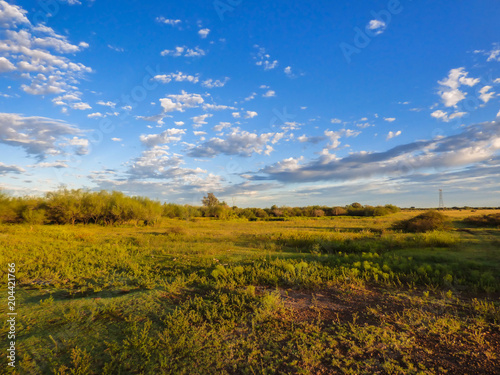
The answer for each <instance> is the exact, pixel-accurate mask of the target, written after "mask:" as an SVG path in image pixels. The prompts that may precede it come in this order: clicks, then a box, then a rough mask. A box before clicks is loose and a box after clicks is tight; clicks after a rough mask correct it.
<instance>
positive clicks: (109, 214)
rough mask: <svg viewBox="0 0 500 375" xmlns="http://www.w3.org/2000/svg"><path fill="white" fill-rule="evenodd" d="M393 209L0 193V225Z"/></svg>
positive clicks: (385, 210) (384, 209)
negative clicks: (194, 203) (192, 203)
mask: <svg viewBox="0 0 500 375" xmlns="http://www.w3.org/2000/svg"><path fill="white" fill-rule="evenodd" d="M398 211H399V208H398V207H396V206H393V205H385V206H376V207H374V206H368V205H366V206H363V205H361V204H359V203H353V204H351V205H348V206H344V207H340V206H336V207H327V206H307V207H288V206H281V207H278V206H276V205H273V206H272V207H270V208H264V209H263V208H239V207H236V206H233V207H230V206H229V205H228V204H227V203H226V202H221V201H219V199H217V198H216V197H215V195H214V194H213V193H209V194H207V196H205V197H203V199H202V206H190V205H180V204H174V203H163V204H162V203H161V202H159V201H155V200H151V199H149V198H145V197H129V196H126V195H125V194H123V193H121V192H117V191H112V192H107V191H99V192H93V191H87V190H82V189H78V190H68V189H60V190H57V191H55V192H49V193H47V194H45V196H43V197H29V196H27V197H10V196H8V195H6V194H4V193H2V192H0V223H27V224H32V225H33V224H72V225H75V224H100V225H121V224H125V223H129V224H134V225H154V224H155V223H157V222H158V221H159V220H160V219H161V218H162V217H167V218H179V219H185V220H189V219H192V218H197V217H210V218H215V219H221V220H228V219H236V218H241V219H247V220H251V221H256V220H284V219H286V218H290V217H322V216H340V215H349V216H384V215H389V214H392V213H395V212H398Z"/></svg>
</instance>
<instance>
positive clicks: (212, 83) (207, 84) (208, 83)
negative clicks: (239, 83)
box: [201, 77, 229, 89]
mask: <svg viewBox="0 0 500 375" xmlns="http://www.w3.org/2000/svg"><path fill="white" fill-rule="evenodd" d="M228 81H229V77H226V78H224V81H221V80H218V79H217V80H213V79H207V80H205V81H203V82H202V83H201V85H202V86H203V87H207V88H209V89H213V88H214V87H224V86H225V85H226V83H227V82H228Z"/></svg>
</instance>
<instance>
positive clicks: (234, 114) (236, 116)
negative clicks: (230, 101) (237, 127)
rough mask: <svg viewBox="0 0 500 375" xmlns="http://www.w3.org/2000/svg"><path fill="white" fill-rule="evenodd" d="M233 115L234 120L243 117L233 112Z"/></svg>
mask: <svg viewBox="0 0 500 375" xmlns="http://www.w3.org/2000/svg"><path fill="white" fill-rule="evenodd" d="M231 114H232V115H233V117H234V118H240V117H241V114H240V113H239V112H233V113H231Z"/></svg>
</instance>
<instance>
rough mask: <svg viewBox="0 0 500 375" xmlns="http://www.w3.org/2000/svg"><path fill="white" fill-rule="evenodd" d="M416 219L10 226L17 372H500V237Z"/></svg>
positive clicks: (7, 256) (3, 243)
mask: <svg viewBox="0 0 500 375" xmlns="http://www.w3.org/2000/svg"><path fill="white" fill-rule="evenodd" d="M206 207H208V206H206ZM214 207H217V206H214ZM346 210H347V209H346ZM416 214H417V213H415V212H398V213H394V214H393V215H390V216H384V217H369V216H368V217H367V216H349V215H339V216H332V217H328V216H319V217H312V218H311V217H296V218H288V219H287V220H286V221H270V222H264V221H257V222H255V221H248V220H241V219H237V220H215V219H214V218H215V217H199V218H195V219H194V220H185V219H177V218H173V219H170V218H166V217H162V218H161V219H159V220H158V222H157V223H156V224H155V226H154V227H151V226H142V225H140V226H137V227H136V226H135V225H134V222H133V221H130V222H126V223H123V224H119V223H118V222H116V223H115V224H114V226H112V227H111V226H102V225H96V224H93V223H92V222H91V223H89V224H87V225H85V224H84V223H81V224H78V223H75V225H37V224H31V225H25V224H3V225H0V248H1V249H2V251H1V252H0V262H1V263H2V264H7V263H11V262H13V261H15V263H16V265H17V273H16V274H17V283H18V284H17V293H16V298H17V306H18V311H19V315H18V326H17V328H18V332H17V334H18V337H17V345H18V346H17V348H18V366H17V368H16V369H15V370H14V371H11V373H13V374H23V375H24V374H37V375H38V374H59V375H62V374H275V373H281V374H325V373H328V374H330V373H331V374H336V373H339V374H436V373H452V374H466V373H467V374H470V373H474V374H476V373H477V374H479V373H481V374H496V373H498V368H500V356H499V354H498V353H500V300H499V297H500V252H499V247H498V243H499V242H500V231H498V230H496V229H493V230H486V231H485V230H482V229H481V228H475V227H473V226H471V225H468V224H467V221H466V220H464V218H466V217H467V216H470V211H466V212H464V211H450V212H445V213H444V214H445V215H446V217H450V218H453V220H454V221H453V222H452V221H448V226H449V227H448V228H447V230H445V231H443V230H433V231H429V232H422V233H410V232H404V231H402V230H400V229H394V228H393V225H394V223H395V222H401V221H403V220H407V221H411V220H412V219H413V218H414V217H415V216H417V215H416ZM479 214H482V213H481V212H480V213H479ZM432 215H433V216H432V217H434V214H432ZM426 217H427V216H426ZM191 219H192V218H191ZM419 220H420V219H419ZM455 228H456V229H455ZM464 228H465V229H467V230H466V231H464V230H463V229H464ZM5 272H6V270H5V269H1V270H0V277H2V278H3V279H5ZM5 308H6V307H5V306H0V313H2V314H3V315H4V316H5V312H6V311H5ZM8 329H9V327H8V325H7V323H6V322H5V320H4V322H3V325H2V326H1V332H0V334H2V335H3V336H4V337H5V335H6V333H7V331H8ZM5 352H6V351H4V352H2V353H0V360H1V361H4V363H5V361H6V353H5Z"/></svg>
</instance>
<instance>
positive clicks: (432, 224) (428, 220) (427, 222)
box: [394, 211, 448, 233]
mask: <svg viewBox="0 0 500 375" xmlns="http://www.w3.org/2000/svg"><path fill="white" fill-rule="evenodd" d="M394 228H395V229H400V230H403V231H405V232H411V233H424V232H430V231H434V230H446V229H448V217H447V216H445V215H443V214H442V213H440V212H437V211H427V212H424V213H423V214H420V215H418V216H415V217H414V218H411V219H408V220H402V221H400V222H398V223H396V224H394Z"/></svg>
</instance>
